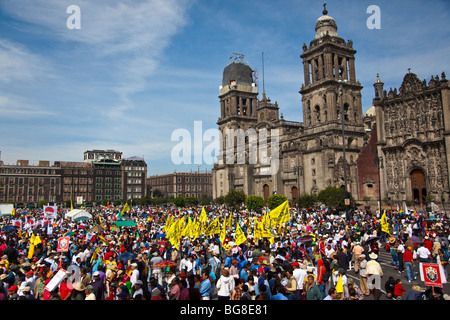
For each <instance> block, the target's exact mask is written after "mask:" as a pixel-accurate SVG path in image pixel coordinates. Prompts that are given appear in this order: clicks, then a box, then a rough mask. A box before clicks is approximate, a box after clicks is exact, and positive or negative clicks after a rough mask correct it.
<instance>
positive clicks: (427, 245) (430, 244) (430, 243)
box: [423, 236, 433, 252]
mask: <svg viewBox="0 0 450 320" xmlns="http://www.w3.org/2000/svg"><path fill="white" fill-rule="evenodd" d="M423 243H424V245H425V248H427V249H428V250H430V252H433V241H431V240H430V238H429V237H428V236H426V237H425V240H424V241H423Z"/></svg>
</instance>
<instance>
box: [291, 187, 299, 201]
mask: <svg viewBox="0 0 450 320" xmlns="http://www.w3.org/2000/svg"><path fill="white" fill-rule="evenodd" d="M291 195H292V200H296V199H298V189H297V187H296V186H294V187H292V188H291Z"/></svg>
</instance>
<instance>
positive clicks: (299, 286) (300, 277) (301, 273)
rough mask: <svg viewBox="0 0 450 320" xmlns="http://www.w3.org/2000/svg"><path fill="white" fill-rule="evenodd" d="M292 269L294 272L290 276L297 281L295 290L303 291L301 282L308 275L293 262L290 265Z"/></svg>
mask: <svg viewBox="0 0 450 320" xmlns="http://www.w3.org/2000/svg"><path fill="white" fill-rule="evenodd" d="M292 266H293V267H294V271H293V272H292V275H293V276H294V278H295V280H296V281H297V290H303V282H304V280H305V277H306V276H307V275H308V273H307V272H306V270H305V269H302V268H300V265H299V263H298V262H294V263H293V264H292Z"/></svg>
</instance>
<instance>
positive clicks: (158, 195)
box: [153, 189, 164, 198]
mask: <svg viewBox="0 0 450 320" xmlns="http://www.w3.org/2000/svg"><path fill="white" fill-rule="evenodd" d="M153 197H154V198H162V197H164V194H163V193H162V192H161V190H159V189H155V190H153Z"/></svg>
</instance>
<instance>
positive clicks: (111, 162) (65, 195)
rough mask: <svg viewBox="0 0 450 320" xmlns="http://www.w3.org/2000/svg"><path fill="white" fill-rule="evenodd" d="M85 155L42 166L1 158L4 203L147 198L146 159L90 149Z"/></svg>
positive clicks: (0, 190) (0, 189)
mask: <svg viewBox="0 0 450 320" xmlns="http://www.w3.org/2000/svg"><path fill="white" fill-rule="evenodd" d="M84 155H85V161H83V162H70V161H55V162H54V164H52V165H50V162H49V161H39V164H38V165H30V163H29V161H28V160H18V161H17V164H15V165H5V164H4V163H3V162H2V161H0V203H4V202H8V201H12V202H14V203H15V204H16V206H19V207H20V206H24V205H27V204H29V205H30V206H34V205H36V204H37V203H38V202H39V201H40V200H45V201H48V202H52V203H63V204H66V203H67V202H68V201H72V203H73V205H75V204H76V203H77V202H79V203H82V204H83V205H96V204H102V203H104V202H105V201H106V202H109V203H113V202H117V201H120V202H123V201H126V200H128V199H131V197H133V198H135V199H139V198H143V197H145V195H146V184H145V183H146V181H145V179H146V175H147V164H146V163H145V161H144V159H142V158H138V157H131V158H127V159H124V160H122V153H121V152H119V151H113V150H104V151H103V150H92V151H86V152H85V153H84ZM91 155H92V156H91ZM89 158H92V159H94V160H87V159H89Z"/></svg>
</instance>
